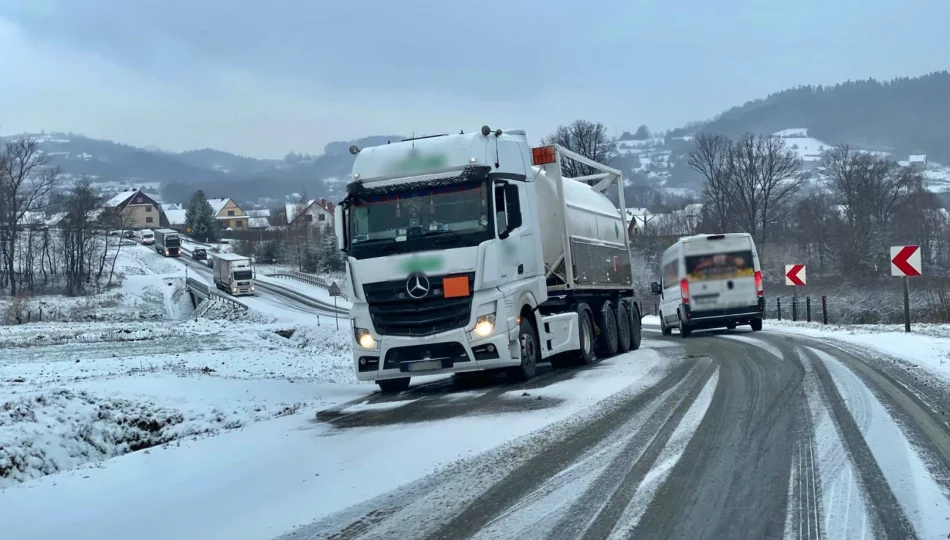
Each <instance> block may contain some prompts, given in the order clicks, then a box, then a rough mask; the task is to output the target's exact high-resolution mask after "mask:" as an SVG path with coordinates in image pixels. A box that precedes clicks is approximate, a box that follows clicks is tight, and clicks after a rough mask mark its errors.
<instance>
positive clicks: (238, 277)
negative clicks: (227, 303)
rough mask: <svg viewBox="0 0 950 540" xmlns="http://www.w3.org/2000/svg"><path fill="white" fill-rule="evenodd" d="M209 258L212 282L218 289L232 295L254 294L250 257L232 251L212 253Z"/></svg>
mask: <svg viewBox="0 0 950 540" xmlns="http://www.w3.org/2000/svg"><path fill="white" fill-rule="evenodd" d="M209 260H210V262H211V265H210V266H211V270H212V275H213V276H214V284H215V285H216V286H217V287H218V288H219V289H221V290H222V291H227V292H229V293H231V295H233V296H248V295H249V296H253V295H254V273H253V270H252V269H251V259H250V258H248V257H244V256H243V255H236V254H234V253H212V254H211V258H210V259H209Z"/></svg>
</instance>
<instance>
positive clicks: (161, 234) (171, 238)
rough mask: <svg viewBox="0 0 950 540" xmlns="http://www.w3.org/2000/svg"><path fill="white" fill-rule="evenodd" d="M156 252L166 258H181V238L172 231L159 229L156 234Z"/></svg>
mask: <svg viewBox="0 0 950 540" xmlns="http://www.w3.org/2000/svg"><path fill="white" fill-rule="evenodd" d="M154 236H155V251H157V252H158V253H159V254H161V255H164V256H166V257H181V237H180V236H178V232H177V231H174V230H172V229H158V230H156V231H155V232H154Z"/></svg>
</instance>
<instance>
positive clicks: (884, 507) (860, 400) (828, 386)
mask: <svg viewBox="0 0 950 540" xmlns="http://www.w3.org/2000/svg"><path fill="white" fill-rule="evenodd" d="M807 354H808V355H809V357H810V359H811V360H812V366H813V368H814V370H815V374H816V375H817V378H818V381H819V382H820V384H821V387H822V390H823V392H824V395H825V397H826V399H827V403H828V407H829V409H830V410H831V417H832V418H833V419H834V423H835V425H836V426H837V429H838V432H839V433H840V434H841V441H842V443H843V444H844V447H845V448H846V450H847V452H848V454H849V456H850V458H851V460H852V462H853V463H854V467H855V469H857V471H856V476H857V478H858V481H859V485H860V486H861V488H862V492H863V495H864V497H865V498H866V501H867V502H868V503H870V504H867V505H866V506H869V507H870V512H871V513H872V516H871V517H872V518H873V522H874V529H875V532H877V533H879V534H880V535H883V536H885V537H887V538H914V537H916V532H915V530H914V526H913V525H912V524H911V522H910V520H909V519H908V518H907V514H906V513H905V511H904V508H903V507H902V506H901V504H900V502H899V501H898V499H897V496H896V495H895V493H894V491H893V490H892V489H891V485H890V484H889V483H888V481H887V478H886V477H885V475H884V471H883V470H882V469H881V466H880V465H879V464H878V461H877V460H876V459H875V456H874V453H873V452H872V449H871V447H870V446H869V444H868V441H867V440H865V435H864V432H865V431H867V429H868V427H867V426H869V425H870V423H871V421H872V419H871V410H872V409H871V406H872V405H871V404H870V400H869V399H868V398H869V396H868V395H867V393H866V392H862V389H861V388H860V387H859V386H860V385H861V382H860V381H858V380H857V378H856V377H854V375H853V374H851V373H849V372H843V371H842V370H844V369H845V368H844V366H841V364H839V363H838V362H837V360H835V359H834V357H832V356H830V355H828V354H826V353H824V352H822V351H819V350H817V349H812V348H808V349H807ZM829 364H830V366H829ZM829 368H830V369H835V371H836V373H835V374H836V375H837V376H838V378H839V380H838V381H836V380H835V379H833V378H832V374H831V371H830V369H829ZM848 375H850V378H848ZM839 381H840V385H841V386H840V387H839V384H836V383H838V382H839ZM865 390H866V389H865ZM842 394H844V396H846V397H844V396H843V395H842ZM862 428H863V429H862Z"/></svg>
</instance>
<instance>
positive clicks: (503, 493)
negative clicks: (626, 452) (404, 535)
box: [426, 357, 712, 540]
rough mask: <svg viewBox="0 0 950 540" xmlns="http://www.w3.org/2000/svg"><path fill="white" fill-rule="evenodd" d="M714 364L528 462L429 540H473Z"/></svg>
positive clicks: (678, 376) (687, 367)
mask: <svg viewBox="0 0 950 540" xmlns="http://www.w3.org/2000/svg"><path fill="white" fill-rule="evenodd" d="M711 364H712V360H711V359H710V358H708V357H706V358H702V359H700V360H699V361H698V362H695V363H685V362H684V363H683V364H682V365H681V366H678V367H677V368H674V370H673V371H672V372H671V373H670V374H669V375H668V376H666V377H664V378H663V379H662V380H661V381H660V382H659V383H658V384H656V385H654V386H652V387H651V388H649V389H647V390H646V391H644V392H642V393H640V394H638V395H636V396H635V397H634V398H633V399H631V400H629V401H628V402H626V403H625V404H624V406H622V407H618V408H616V409H615V410H613V411H611V412H610V413H608V414H607V415H605V416H602V417H600V418H598V419H596V420H594V421H593V422H591V423H589V424H587V425H585V426H583V427H582V428H580V429H578V430H575V431H574V432H573V433H572V434H571V435H570V436H569V437H568V438H567V439H566V440H565V441H563V442H562V444H560V445H558V446H557V447H554V448H550V449H549V451H546V452H541V453H539V454H538V455H536V456H533V457H532V458H530V459H528V460H527V461H526V462H525V463H524V464H523V465H521V466H520V467H518V468H517V469H515V470H513V471H512V472H511V473H510V474H508V475H507V476H506V477H505V479H504V481H502V482H499V483H497V484H495V485H493V486H492V487H491V488H489V489H488V490H487V491H486V492H485V493H483V494H482V495H481V496H480V497H479V498H478V499H477V500H475V501H474V502H473V503H472V504H470V505H469V506H468V507H466V508H465V509H464V510H463V511H462V512H461V513H459V514H458V515H456V516H454V517H453V518H452V519H451V520H449V521H448V522H447V523H445V524H443V525H442V526H441V527H440V528H439V529H438V530H437V531H435V532H433V533H431V534H429V535H427V536H426V538H428V539H430V540H435V539H452V540H454V539H456V538H469V537H472V536H474V535H475V534H476V533H477V532H478V531H480V530H481V529H482V528H484V527H485V526H486V525H488V524H489V523H491V522H492V521H493V520H494V519H495V518H496V517H498V516H500V515H502V514H503V513H504V512H506V511H507V510H508V509H509V508H511V507H512V506H514V505H515V504H517V502H518V501H519V500H521V499H522V498H524V497H525V496H528V495H529V494H531V493H533V492H534V491H536V490H537V489H538V488H539V487H541V486H542V485H543V484H544V483H545V482H547V481H549V480H550V479H551V478H553V477H554V476H556V475H557V474H558V473H560V472H561V471H563V470H565V469H567V468H569V467H570V466H572V465H573V464H574V463H575V462H576V461H577V460H578V459H580V458H581V457H582V456H584V455H585V454H587V453H588V452H590V451H591V450H592V449H594V448H596V447H597V446H598V445H599V444H600V442H601V441H602V440H603V438H604V437H605V436H607V435H609V434H610V433H611V432H613V431H614V430H615V429H616V428H617V426H618V425H623V424H624V423H625V421H626V419H627V418H628V417H629V416H630V414H631V412H632V411H636V410H639V409H641V408H642V407H644V406H646V405H647V404H649V403H651V402H653V401H654V400H656V399H658V398H660V397H661V396H662V395H663V394H664V393H666V392H667V391H668V390H670V389H672V388H673V387H675V386H676V385H677V384H678V383H679V382H680V381H681V380H682V379H683V378H684V377H685V376H686V375H687V373H688V372H689V371H692V370H693V368H694V366H695V369H700V370H701V369H708V368H709V366H710V365H711Z"/></svg>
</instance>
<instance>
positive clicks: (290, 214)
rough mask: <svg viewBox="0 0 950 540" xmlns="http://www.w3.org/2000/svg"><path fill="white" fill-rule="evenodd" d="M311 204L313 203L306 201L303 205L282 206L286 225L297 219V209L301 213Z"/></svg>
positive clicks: (290, 204) (288, 204) (289, 204)
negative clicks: (285, 216)
mask: <svg viewBox="0 0 950 540" xmlns="http://www.w3.org/2000/svg"><path fill="white" fill-rule="evenodd" d="M311 204H313V201H312V200H311V201H307V202H304V203H287V204H285V205H284V213H285V214H287V223H290V222H292V221H293V220H294V218H296V217H297V209H298V208H300V210H301V211H303V210H306V209H307V207H309V206H310V205H311Z"/></svg>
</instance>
